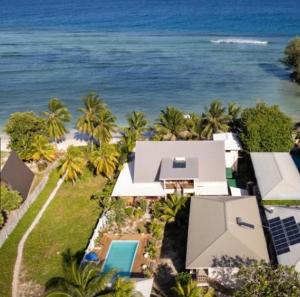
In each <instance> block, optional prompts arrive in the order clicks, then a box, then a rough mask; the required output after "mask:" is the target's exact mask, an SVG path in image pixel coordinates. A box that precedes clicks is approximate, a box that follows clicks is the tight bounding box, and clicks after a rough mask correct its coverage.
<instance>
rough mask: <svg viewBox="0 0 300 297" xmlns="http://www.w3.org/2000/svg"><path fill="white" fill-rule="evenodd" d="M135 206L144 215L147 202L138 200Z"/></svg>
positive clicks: (142, 199)
mask: <svg viewBox="0 0 300 297" xmlns="http://www.w3.org/2000/svg"><path fill="white" fill-rule="evenodd" d="M137 206H138V207H140V208H141V209H142V210H143V211H144V213H145V212H146V211H147V206H148V202H147V199H145V198H140V199H139V200H138V202H137Z"/></svg>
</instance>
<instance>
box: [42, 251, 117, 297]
mask: <svg viewBox="0 0 300 297" xmlns="http://www.w3.org/2000/svg"><path fill="white" fill-rule="evenodd" d="M63 272H64V276H63V277H58V278H56V279H55V282H54V281H53V282H54V284H53V285H51V286H50V289H49V290H48V292H47V293H46V297H57V296H61V297H95V296H112V295H110V294H109V292H110V288H109V283H110V282H111V281H112V279H113V277H114V276H115V272H114V271H112V270H111V271H108V272H103V271H101V267H99V266H97V265H96V264H93V263H88V264H81V265H80V264H79V263H78V260H77V259H76V258H75V257H74V256H72V255H65V257H64V260H63ZM50 284H51V282H50Z"/></svg>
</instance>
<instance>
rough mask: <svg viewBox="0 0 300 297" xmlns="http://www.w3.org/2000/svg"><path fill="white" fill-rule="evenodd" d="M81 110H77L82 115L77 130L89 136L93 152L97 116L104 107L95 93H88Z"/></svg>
mask: <svg viewBox="0 0 300 297" xmlns="http://www.w3.org/2000/svg"><path fill="white" fill-rule="evenodd" d="M83 104H84V107H83V108H79V110H78V111H79V112H80V113H82V115H81V116H80V117H79V118H78V121H77V129H78V130H79V131H80V132H82V133H85V134H87V135H89V136H90V144H91V150H93V141H94V137H95V132H96V129H95V128H96V126H97V123H98V116H99V113H100V112H101V110H102V109H105V108H106V106H105V104H104V102H103V100H102V99H100V97H99V96H98V95H97V94H96V93H89V94H88V95H87V96H85V97H84V98H83Z"/></svg>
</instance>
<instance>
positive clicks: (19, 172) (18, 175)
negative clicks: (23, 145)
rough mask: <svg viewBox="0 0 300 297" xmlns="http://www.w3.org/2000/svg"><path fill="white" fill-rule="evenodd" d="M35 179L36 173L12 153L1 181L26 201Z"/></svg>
mask: <svg viewBox="0 0 300 297" xmlns="http://www.w3.org/2000/svg"><path fill="white" fill-rule="evenodd" d="M33 179H34V173H33V172H32V171H31V170H30V169H29V168H28V167H27V166H26V164H25V163H24V162H23V161H22V160H21V159H20V158H19V157H18V155H17V154H16V153H15V152H14V151H12V152H11V153H10V156H9V158H8V159H7V161H6V163H5V164H4V166H3V168H2V171H1V172H0V181H1V183H4V184H5V185H7V186H8V187H9V188H10V189H12V190H14V191H17V192H19V193H20V194H21V196H22V197H23V199H26V198H27V196H28V193H29V190H30V187H31V184H32V181H33Z"/></svg>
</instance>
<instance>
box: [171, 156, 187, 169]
mask: <svg viewBox="0 0 300 297" xmlns="http://www.w3.org/2000/svg"><path fill="white" fill-rule="evenodd" d="M173 168H186V159H185V158H184V157H175V158H174V159H173Z"/></svg>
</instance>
